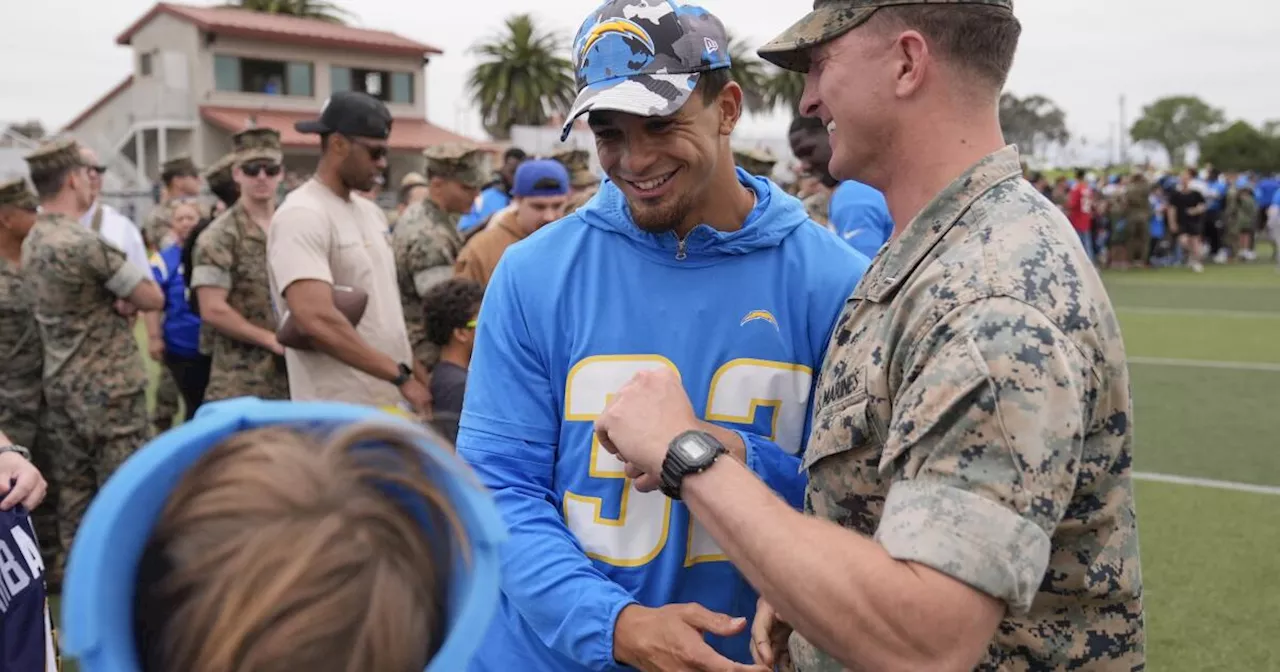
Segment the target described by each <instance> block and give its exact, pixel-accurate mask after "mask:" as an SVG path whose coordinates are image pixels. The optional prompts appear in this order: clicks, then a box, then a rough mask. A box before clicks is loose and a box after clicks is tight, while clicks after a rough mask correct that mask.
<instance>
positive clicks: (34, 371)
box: [0, 179, 62, 591]
mask: <svg viewBox="0 0 1280 672" xmlns="http://www.w3.org/2000/svg"><path fill="white" fill-rule="evenodd" d="M37 205H38V204H37V202H36V197H35V194H33V193H31V190H30V189H28V188H27V183H26V181H25V180H22V179H17V180H9V181H7V182H3V183H0V222H3V225H0V361H3V362H4V366H0V431H3V432H4V433H5V434H7V435H8V437H9V440H11V441H13V442H14V443H16V444H18V445H20V446H25V447H26V448H27V449H28V450H30V451H31V461H32V463H33V464H35V466H36V468H37V469H39V470H40V473H41V474H43V475H44V479H45V482H46V483H47V484H48V490H47V494H46V495H45V499H44V503H43V504H42V505H41V506H40V507H39V508H37V509H36V510H35V511H33V512H32V514H31V518H32V523H33V524H34V525H35V528H36V536H37V537H38V538H39V541H40V554H41V555H42V556H44V563H45V567H49V568H56V567H60V566H61V564H62V563H61V561H60V560H59V557H60V556H61V543H60V542H59V540H58V485H57V480H56V478H55V477H54V473H53V461H52V459H51V455H50V451H51V450H52V449H53V442H52V441H50V440H49V438H48V437H47V436H46V433H47V432H45V431H42V429H41V428H42V426H44V425H46V419H45V415H44V413H45V405H44V380H43V377H42V373H43V370H44V349H43V348H42V347H41V344H40V332H39V328H38V326H37V324H36V317H35V313H33V312H32V306H33V301H32V300H31V291H30V287H28V286H27V284H26V282H25V281H24V280H23V276H22V266H21V262H22V259H21V256H22V251H21V247H22V239H23V238H25V237H26V233H27V231H28V230H29V227H30V226H31V225H32V224H34V222H35V219H36V207H37ZM46 580H47V583H48V584H49V586H50V590H51V591H56V590H57V587H58V586H59V585H60V584H61V577H60V576H56V575H54V574H52V573H50V574H47V575H46Z"/></svg>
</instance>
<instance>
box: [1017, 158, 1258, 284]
mask: <svg viewBox="0 0 1280 672" xmlns="http://www.w3.org/2000/svg"><path fill="white" fill-rule="evenodd" d="M1027 179H1028V180H1030V181H1031V182H1032V183H1033V184H1034V185H1035V186H1036V189H1038V190H1039V191H1040V193H1042V194H1044V196H1045V197H1046V198H1048V199H1050V200H1051V201H1053V203H1055V204H1056V205H1057V206H1058V207H1059V208H1061V209H1062V211H1063V212H1064V213H1065V214H1066V215H1067V218H1068V219H1069V220H1070V221H1071V225H1072V227H1073V228H1075V230H1076V232H1077V233H1078V234H1079V235H1080V242H1081V244H1082V245H1083V246H1084V248H1085V251H1086V253H1087V254H1089V256H1090V257H1091V258H1093V259H1095V260H1096V261H1097V263H1098V264H1099V265H1100V266H1102V267H1106V268H1116V269H1128V268H1132V267H1136V268H1147V267H1167V266H1183V265H1185V266H1187V267H1189V268H1190V269H1192V270H1193V271H1195V272H1197V273H1199V272H1203V271H1204V264H1205V263H1208V262H1212V263H1214V264H1227V263H1238V262H1248V261H1254V260H1256V259H1257V258H1258V255H1257V244H1258V242H1259V241H1261V240H1268V241H1270V242H1271V243H1272V247H1271V254H1272V259H1271V261H1274V262H1276V263H1278V264H1280V252H1278V251H1280V175H1266V174H1258V173H1239V172H1223V171H1220V170H1218V169H1216V168H1214V167H1212V166H1205V167H1203V168H1201V169H1199V170H1197V169H1195V168H1187V169H1185V170H1182V171H1179V172H1176V173H1169V172H1162V173H1155V174H1153V173H1151V171H1142V170H1135V171H1133V172H1130V173H1127V174H1119V173H1117V174H1111V175H1108V176H1106V178H1105V179H1100V178H1099V176H1098V175H1096V174H1093V173H1090V172H1088V171H1085V170H1077V171H1075V173H1074V177H1071V176H1068V175H1062V176H1060V177H1059V178H1058V179H1057V180H1056V181H1054V182H1053V183H1052V184H1051V183H1050V181H1049V179H1048V178H1046V177H1045V176H1044V175H1043V174H1041V173H1028V174H1027Z"/></svg>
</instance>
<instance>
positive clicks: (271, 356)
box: [190, 128, 289, 402]
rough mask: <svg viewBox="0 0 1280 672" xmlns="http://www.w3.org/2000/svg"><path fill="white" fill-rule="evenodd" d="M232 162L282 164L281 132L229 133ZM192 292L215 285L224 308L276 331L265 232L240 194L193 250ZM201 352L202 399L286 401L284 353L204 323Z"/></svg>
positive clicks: (259, 130) (206, 230)
mask: <svg viewBox="0 0 1280 672" xmlns="http://www.w3.org/2000/svg"><path fill="white" fill-rule="evenodd" d="M232 142H233V144H234V146H235V154H236V158H235V161H234V164H235V165H237V166H239V165H244V164H245V163H248V162H250V161H263V160H266V161H273V162H275V163H277V164H278V163H280V161H281V158H282V156H283V154H282V152H281V150H280V134H279V132H278V131H275V130H273V129H269V128H254V129H249V130H246V131H241V132H240V133H237V134H236V135H235V136H233V137H232ZM191 266H192V270H191V281H190V286H191V290H192V291H193V292H194V291H196V290H197V289H198V288H200V287H216V288H219V289H224V290H226V292H227V306H228V307H230V308H231V309H232V310H233V311H235V312H236V313H239V314H240V316H241V317H243V318H244V319H245V320H247V321H248V322H249V323H251V324H253V325H254V326H256V327H259V328H261V329H264V330H266V331H268V332H271V333H273V334H274V333H275V331H276V327H277V322H276V312H275V306H274V304H273V303H272V301H271V288H270V284H269V281H268V276H267V232H266V230H265V229H264V228H263V227H261V226H259V225H258V224H257V223H256V222H254V221H253V218H252V217H250V216H249V213H248V212H247V211H246V210H245V198H244V196H243V194H242V195H241V198H240V199H239V200H237V201H236V203H235V205H232V206H231V207H230V208H229V209H227V211H226V212H223V213H222V214H221V215H219V216H218V218H217V219H215V220H214V221H213V222H212V223H211V224H209V227H208V228H207V229H205V230H204V231H203V232H202V233H201V234H200V237H199V239H197V240H196V242H195V246H194V248H193V249H192V253H191ZM200 351H201V352H203V353H206V354H208V355H209V356H210V357H212V358H213V362H212V365H211V367H210V370H209V385H208V387H206V388H205V394H204V398H205V401H207V402H211V401H218V400H220V399H230V398H234V397H244V396H253V397H259V398H262V399H288V398H289V378H288V375H287V371H286V369H285V363H284V357H283V356H281V355H277V354H276V353H274V352H272V351H271V350H269V349H267V348H264V347H262V346H261V345H259V344H257V343H247V342H245V341H241V340H239V339H237V338H235V337H232V336H231V335H229V334H225V333H223V332H221V331H218V330H217V329H216V328H215V327H214V326H213V325H212V324H210V323H209V322H207V321H205V322H203V323H202V328H201V330H200Z"/></svg>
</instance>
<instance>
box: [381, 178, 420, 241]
mask: <svg viewBox="0 0 1280 672" xmlns="http://www.w3.org/2000/svg"><path fill="white" fill-rule="evenodd" d="M429 192H430V187H429V185H428V184H427V178H425V177H423V176H422V175H421V174H419V173H409V174H408V175H405V176H404V179H402V180H400V191H399V193H398V194H397V195H396V196H397V197H396V210H395V212H390V213H387V224H388V225H389V226H390V227H391V228H392V229H393V230H394V229H395V228H396V222H398V221H400V217H401V216H403V215H404V211H405V210H408V209H409V208H410V207H411V206H414V205H417V204H418V203H421V202H422V201H423V200H425V199H426V198H427V193H429Z"/></svg>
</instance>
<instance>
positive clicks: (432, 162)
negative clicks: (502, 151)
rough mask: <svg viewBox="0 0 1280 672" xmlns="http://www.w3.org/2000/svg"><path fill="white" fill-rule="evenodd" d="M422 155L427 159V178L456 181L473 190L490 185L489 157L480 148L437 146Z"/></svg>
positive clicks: (453, 145)
mask: <svg viewBox="0 0 1280 672" xmlns="http://www.w3.org/2000/svg"><path fill="white" fill-rule="evenodd" d="M422 155H423V156H425V157H426V158H427V177H428V178H432V177H439V178H444V179H448V180H456V181H458V182H461V183H462V184H464V185H466V186H468V187H471V188H473V189H482V188H484V185H486V184H488V183H489V165H488V163H489V162H488V157H487V156H486V155H485V153H484V150H482V149H480V148H479V147H471V146H468V145H457V144H449V145H435V146H432V147H428V148H427V149H426V150H425V151H424V152H422Z"/></svg>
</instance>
